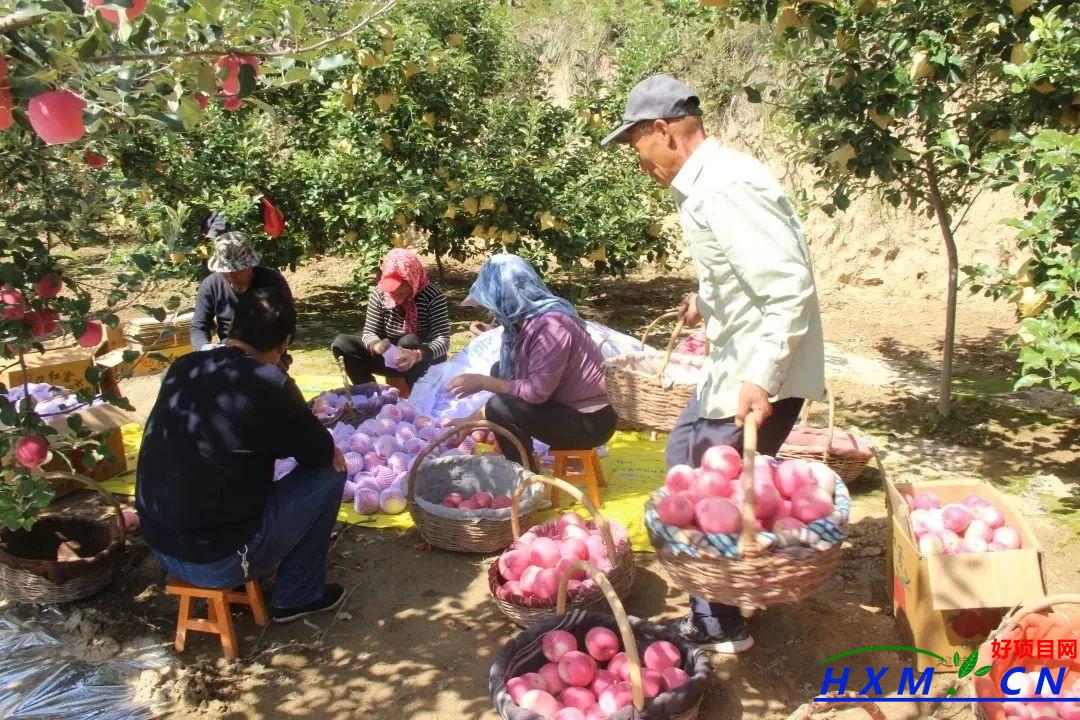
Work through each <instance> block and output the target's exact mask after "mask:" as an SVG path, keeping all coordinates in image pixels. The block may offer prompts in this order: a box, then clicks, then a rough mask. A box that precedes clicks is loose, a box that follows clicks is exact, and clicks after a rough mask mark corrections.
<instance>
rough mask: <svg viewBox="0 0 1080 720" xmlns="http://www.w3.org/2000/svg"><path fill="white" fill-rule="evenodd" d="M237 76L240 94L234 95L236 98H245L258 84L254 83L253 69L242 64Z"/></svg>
mask: <svg viewBox="0 0 1080 720" xmlns="http://www.w3.org/2000/svg"><path fill="white" fill-rule="evenodd" d="M238 76H239V78H240V92H238V93H237V94H236V96H237V97H240V98H246V97H248V96H249V95H251V94H252V93H253V92H255V91H256V90H257V89H258V87H259V86H258V83H256V82H255V68H253V67H251V66H250V65H248V64H247V63H244V64H243V65H241V66H240V71H239V73H238Z"/></svg>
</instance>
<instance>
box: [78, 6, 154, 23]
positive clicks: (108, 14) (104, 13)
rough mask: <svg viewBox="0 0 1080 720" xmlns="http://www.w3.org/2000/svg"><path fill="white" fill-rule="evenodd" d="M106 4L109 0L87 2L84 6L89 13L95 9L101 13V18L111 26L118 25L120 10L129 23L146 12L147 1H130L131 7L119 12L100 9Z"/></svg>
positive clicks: (104, 8)
mask: <svg viewBox="0 0 1080 720" xmlns="http://www.w3.org/2000/svg"><path fill="white" fill-rule="evenodd" d="M108 3H109V0H89V2H87V3H86V5H87V7H88V8H89V9H90V10H91V11H93V10H94V9H95V8H97V10H98V12H99V13H101V17H103V18H105V19H106V20H108V21H109V22H111V23H112V24H113V25H119V24H120V11H121V10H122V11H123V13H124V15H125V16H126V17H127V19H128V20H129V21H131V20H134V19H135V18H137V17H139V16H140V15H142V14H143V13H144V12H146V3H147V0H131V7H129V8H120V9H119V10H111V9H109V8H106V7H102V6H104V5H107V4H108Z"/></svg>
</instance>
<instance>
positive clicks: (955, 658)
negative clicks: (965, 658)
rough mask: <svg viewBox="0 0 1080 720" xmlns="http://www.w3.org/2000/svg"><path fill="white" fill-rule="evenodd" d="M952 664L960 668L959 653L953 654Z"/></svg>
mask: <svg viewBox="0 0 1080 720" xmlns="http://www.w3.org/2000/svg"><path fill="white" fill-rule="evenodd" d="M952 664H953V665H954V666H956V667H959V666H960V653H958V652H954V653H953V656H952Z"/></svg>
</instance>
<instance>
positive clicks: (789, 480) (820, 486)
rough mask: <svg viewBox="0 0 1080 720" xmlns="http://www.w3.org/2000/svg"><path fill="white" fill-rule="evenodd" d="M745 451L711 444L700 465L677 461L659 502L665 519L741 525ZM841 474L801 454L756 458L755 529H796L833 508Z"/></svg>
mask: <svg viewBox="0 0 1080 720" xmlns="http://www.w3.org/2000/svg"><path fill="white" fill-rule="evenodd" d="M742 463H743V461H742V456H741V455H739V452H738V451H737V450H735V449H734V448H731V447H728V446H726V445H720V446H716V447H711V448H709V449H708V450H706V451H705V454H704V456H703V457H702V459H701V467H700V468H699V469H694V468H691V467H689V466H686V465H675V466H673V467H672V468H671V469H670V470H668V473H667V477H666V478H665V480H664V485H665V488H666V490H667V492H666V493H664V495H663V497H661V498H660V500H659V501H658V502H657V504H656V512H657V515H658V516H659V518H660V520H661V522H663V523H665V524H667V525H674V526H676V527H680V528H684V529H687V530H699V531H701V532H704V533H709V534H712V533H717V534H723V535H736V534H738V533H740V532H741V531H742V524H743V511H742V508H743V503H744V500H745V498H744V491H743V485H742V480H741V476H742V469H743V464H742ZM836 481H837V476H836V473H834V472H833V471H832V470H831V469H829V467H828V466H827V465H824V464H823V463H819V462H809V463H808V462H805V461H803V460H784V461H783V462H780V463H777V462H776V461H775V460H773V459H771V458H769V457H766V456H763V455H759V456H757V457H756V458H755V460H754V481H753V489H754V515H755V517H756V519H757V528H756V529H757V530H759V531H761V530H767V531H770V532H774V533H777V534H785V533H794V532H797V531H799V530H801V529H803V528H805V527H806V526H807V525H808V524H809V523H812V522H814V521H816V520H820V519H822V518H826V517H828V516H829V515H831V514H832V513H833V510H834V508H833V494H834V492H835V490H836Z"/></svg>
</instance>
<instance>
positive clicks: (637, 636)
mask: <svg viewBox="0 0 1080 720" xmlns="http://www.w3.org/2000/svg"><path fill="white" fill-rule="evenodd" d="M579 568H581V569H584V570H585V571H586V572H587V573H589V574H591V575H592V576H593V578H595V580H596V582H597V584H598V585H599V590H600V593H601V598H602V599H604V600H606V602H607V604H608V605H609V606H610V608H611V615H608V614H606V613H599V612H591V611H584V610H574V609H572V608H570V609H569V612H568V608H567V602H566V589H567V584H568V583H569V581H570V575H571V573H572V572H573V571H574V570H576V569H579ZM594 627H607V628H609V629H613V630H615V631H616V632H617V633H618V634H619V635H620V636H621V639H622V644H623V649H624V652H625V653H626V657H627V661H628V662H627V665H628V667H629V674H630V685H631V688H632V689H633V707H632V708H628V709H623V710H621V711H619V712H618V713H617V714H615V715H613V716H612V717H615V718H620V720H622V719H624V718H625V719H627V720H628V719H629V718H631V717H634V718H637V717H644V718H649V719H650V720H695V719H696V718H697V717H698V714H699V712H700V709H701V701H702V700H703V699H704V697H705V691H706V689H707V687H708V683H709V676H710V675H711V674H712V663H711V662H710V660H709V654H708V653H707V652H705V651H704V650H702V649H700V648H698V647H697V646H694V645H691V644H690V643H688V642H687V641H686V640H685V639H683V638H682V637H681V636H680V635H679V634H678V631H677V630H675V629H673V628H670V627H662V626H660V625H656V624H654V623H649V622H645V621H643V620H638V619H637V618H631V617H629V616H628V615H627V614H626V610H625V608H623V604H622V601H621V600H620V599H619V595H618V593H617V592H615V588H614V587H612V585H611V582H610V576H608V575H605V574H604V573H602V572H600V571H599V570H597V569H596V568H595V567H593V566H592V565H590V564H588V563H587V562H584V561H582V560H578V561H576V562H574V564H573V565H571V566H570V567H569V568H567V570H566V571H565V572H564V573H563V576H562V578H561V581H560V583H559V596H558V604H557V606H556V609H555V615H554V616H553V617H552V618H550V619H549V620H546V621H545V622H543V623H542V624H540V625H538V626H536V627H533V628H529V629H526V630H522V631H521V632H520V633H518V634H517V636H515V637H514V638H513V639H512V640H511V641H510V642H509V643H507V645H506V647H504V648H503V649H502V650H501V651H500V652H499V654H498V655H497V656H496V658H495V662H494V664H493V665H492V666H491V672H490V674H489V676H488V688H489V689H490V691H491V698H492V700H493V701H494V703H495V709H496V710H497V711H498V713H499V715H500V717H502V718H504V720H541V716H539V715H536V714H534V713H532V712H529V711H528V710H525V709H523V708H521V707H520V706H518V705H516V704H515V703H514V701H513V700H512V699H511V698H510V695H509V693H508V692H507V690H506V683H507V682H508V681H509V680H510V678H511V677H514V676H515V675H519V674H522V673H524V672H530V671H535V670H537V669H539V667H540V666H541V665H543V664H544V663H546V662H547V659H546V658H544V657H543V655H542V654H540V652H539V648H540V637H541V636H542V635H543V633H546V632H550V631H552V630H565V631H567V632H570V633H571V634H573V635H574V636H575V637H577V638H578V643H579V645H583V642H582V641H583V639H584V636H585V633H587V632H588V631H589V630H590V629H592V628H594ZM656 640H665V641H667V642H670V643H672V644H673V645H675V646H676V647H677V648H678V649H679V651H680V652H681V654H682V664H681V669H682V670H683V671H684V672H686V674H687V675H688V676H689V678H690V679H689V681H688V682H687V683H686V684H684V685H682V686H681V687H679V688H676V689H675V690H672V691H667V692H663V693H660V694H659V695H657V696H656V697H655V698H652V699H650V700H648V701H647V700H646V697H645V686H644V683H643V682H642V679H641V652H640V651H639V649H638V648H639V646H640V645H642V644H643V643H644V642H654V641H656ZM646 702H648V706H647V707H648V710H647V712H646ZM642 713H644V714H642Z"/></svg>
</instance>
